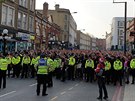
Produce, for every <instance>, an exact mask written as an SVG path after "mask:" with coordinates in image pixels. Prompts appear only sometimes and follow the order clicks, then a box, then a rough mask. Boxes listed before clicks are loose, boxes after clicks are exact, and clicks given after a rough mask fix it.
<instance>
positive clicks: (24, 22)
mask: <svg viewBox="0 0 135 101" xmlns="http://www.w3.org/2000/svg"><path fill="white" fill-rule="evenodd" d="M22 20H23V22H22V29H26V28H27V23H26V22H27V15H26V14H23V19H22Z"/></svg>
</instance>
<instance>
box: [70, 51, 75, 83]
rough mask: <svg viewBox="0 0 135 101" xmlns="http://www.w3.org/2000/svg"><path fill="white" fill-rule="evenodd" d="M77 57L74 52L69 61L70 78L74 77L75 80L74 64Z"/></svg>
mask: <svg viewBox="0 0 135 101" xmlns="http://www.w3.org/2000/svg"><path fill="white" fill-rule="evenodd" d="M75 62H76V60H75V58H74V54H73V53H72V54H71V56H70V58H69V62H68V66H69V67H68V80H70V79H72V80H74V69H75V68H74V66H75Z"/></svg>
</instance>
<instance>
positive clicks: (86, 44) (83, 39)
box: [77, 30, 92, 50]
mask: <svg viewBox="0 0 135 101" xmlns="http://www.w3.org/2000/svg"><path fill="white" fill-rule="evenodd" d="M91 40H92V38H91V36H90V35H89V34H85V33H83V32H81V31H80V30H78V31H77V46H78V47H79V49H82V50H91V49H92V46H91V45H92V44H91V42H92V41H91Z"/></svg>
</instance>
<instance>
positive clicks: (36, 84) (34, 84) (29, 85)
mask: <svg viewBox="0 0 135 101" xmlns="http://www.w3.org/2000/svg"><path fill="white" fill-rule="evenodd" d="M35 85H37V83H34V84H31V85H29V86H31V87H32V86H35Z"/></svg>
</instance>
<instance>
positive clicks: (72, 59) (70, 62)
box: [68, 56, 75, 66]
mask: <svg viewBox="0 0 135 101" xmlns="http://www.w3.org/2000/svg"><path fill="white" fill-rule="evenodd" d="M68 65H71V66H73V65H75V58H74V57H73V56H71V57H70V58H69V63H68Z"/></svg>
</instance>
